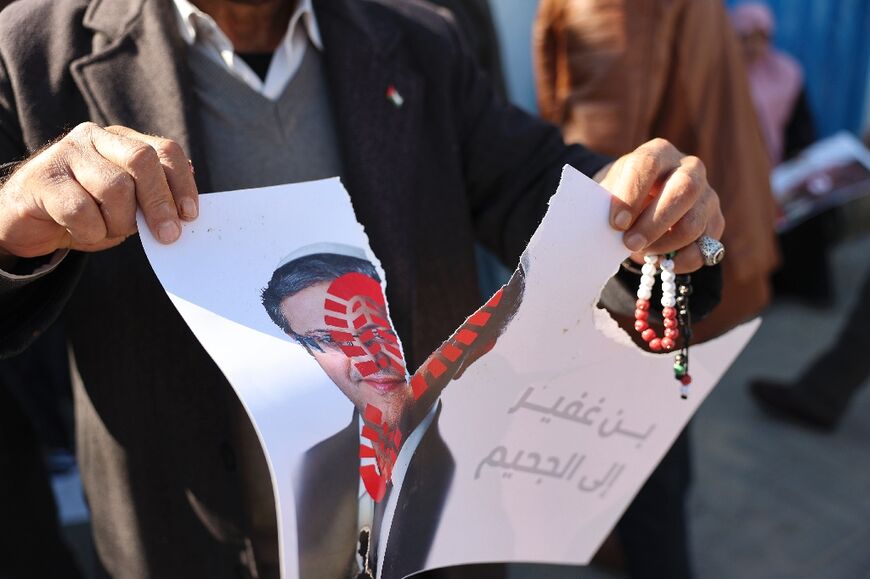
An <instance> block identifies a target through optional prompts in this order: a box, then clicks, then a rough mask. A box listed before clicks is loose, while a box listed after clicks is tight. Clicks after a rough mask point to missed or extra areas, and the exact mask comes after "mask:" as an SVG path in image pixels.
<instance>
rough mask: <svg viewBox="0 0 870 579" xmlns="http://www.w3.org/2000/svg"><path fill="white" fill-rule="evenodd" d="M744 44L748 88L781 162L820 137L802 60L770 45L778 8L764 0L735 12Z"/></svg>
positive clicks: (770, 151) (771, 152) (771, 151)
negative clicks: (805, 86) (807, 92)
mask: <svg viewBox="0 0 870 579" xmlns="http://www.w3.org/2000/svg"><path fill="white" fill-rule="evenodd" d="M731 22H732V23H733V25H734V30H735V32H737V35H738V36H739V38H740V43H741V45H742V47H743V58H744V60H745V62H746V70H747V73H748V74H749V88H750V90H751V92H752V100H753V102H754V103H755V109H756V111H757V113H758V119H759V121H760V123H761V129H762V132H763V134H764V140H765V143H766V144H767V152H768V155H770V161H771V163H772V164H773V165H777V164H779V163H781V162H782V161H784V160H786V159H789V158H791V157H794V156H795V155H796V154H798V153H799V152H800V151H801V150H802V149H804V148H805V147H807V146H809V145H810V144H812V142H813V141H814V140H815V128H814V125H813V118H812V114H811V113H810V107H809V102H808V101H807V96H806V91H805V90H804V73H803V69H802V68H801V65H800V64H799V63H798V62H797V61H796V60H795V59H794V58H792V57H791V56H790V55H788V54H786V53H784V52H782V51H780V50H777V49H776V48H774V47H773V45H772V44H771V38H772V37H773V32H774V29H775V21H774V17H773V13H772V12H771V11H770V8H768V7H767V6H766V5H765V4H763V3H761V2H746V3H744V4H740V5H738V6H737V7H735V8H734V9H733V10H732V11H731Z"/></svg>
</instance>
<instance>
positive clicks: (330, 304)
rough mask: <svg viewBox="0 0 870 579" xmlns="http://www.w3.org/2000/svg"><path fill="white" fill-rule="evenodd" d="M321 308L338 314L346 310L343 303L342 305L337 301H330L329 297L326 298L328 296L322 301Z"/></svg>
mask: <svg viewBox="0 0 870 579" xmlns="http://www.w3.org/2000/svg"><path fill="white" fill-rule="evenodd" d="M323 308H324V309H326V310H327V311H330V312H336V313H339V314H343V313H344V312H346V311H347V308H346V307H345V306H344V305H342V304H340V303H338V302H335V301H332V300H331V299H328V298H327V299H326V301H324V302H323Z"/></svg>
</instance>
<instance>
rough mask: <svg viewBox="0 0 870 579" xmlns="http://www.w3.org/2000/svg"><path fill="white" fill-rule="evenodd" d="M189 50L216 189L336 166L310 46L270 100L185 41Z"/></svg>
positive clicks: (322, 84) (322, 83)
mask: <svg viewBox="0 0 870 579" xmlns="http://www.w3.org/2000/svg"><path fill="white" fill-rule="evenodd" d="M188 58H189V61H188V62H189V64H190V70H191V74H192V78H191V82H192V83H193V90H194V94H195V95H196V99H197V101H198V102H197V105H198V107H197V112H198V114H199V119H198V120H199V123H200V128H201V134H202V137H203V138H202V144H203V150H204V152H205V159H207V163H208V173H209V177H210V181H211V189H212V190H213V191H227V190H232V189H246V188H250V187H265V186H268V185H280V184H282V183H298V182H300V181H311V180H313V179H323V178H326V177H335V176H336V175H339V174H340V173H341V163H340V159H339V148H338V142H337V139H336V134H335V125H334V122H333V118H332V111H331V110H330V107H329V98H328V95H329V93H328V89H327V85H326V78H325V75H324V71H323V65H322V62H321V55H320V53H319V51H318V50H317V49H316V48H315V47H314V46H312V45H310V44H309V45H308V48H307V50H306V51H305V56H304V58H303V60H302V64H301V65H300V67H299V70H298V71H297V72H296V75H295V76H294V77H293V78H292V79H291V80H290V82H288V83H287V86H286V87H285V88H284V92H283V93H282V94H281V96H280V97H279V98H278V99H277V100H275V101H272V100H269V99H268V98H266V97H264V96H263V95H261V94H260V93H258V92H256V91H255V90H253V89H251V88H250V87H249V86H248V85H246V84H245V83H244V81H242V80H240V79H238V78H236V77H235V76H233V75H232V73H230V72H229V71H227V70H225V69H224V68H222V67H221V66H220V65H218V64H217V63H215V62H214V61H212V60H211V59H209V57H208V56H206V55H205V54H203V53H202V52H201V50H200V49H198V48H196V47H191V48H189V49H188ZM203 192H205V191H203Z"/></svg>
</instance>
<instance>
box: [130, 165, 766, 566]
mask: <svg viewBox="0 0 870 579" xmlns="http://www.w3.org/2000/svg"><path fill="white" fill-rule="evenodd" d="M201 203H202V210H201V215H202V216H201V217H200V218H199V219H198V220H197V221H196V222H195V223H192V224H188V225H186V226H185V231H184V235H183V236H182V239H181V241H180V242H178V243H177V244H175V245H173V246H162V245H159V244H157V243H156V242H155V241H154V240H153V239H150V238H149V237H148V236H147V235H144V236H143V244H144V245H145V248H146V252H147V254H148V256H149V259H150V260H151V262H152V265H153V267H154V270H155V272H156V273H157V275H158V277H159V278H160V281H161V282H162V283H163V285H164V287H165V288H166V291H167V293H168V294H169V296H170V298H171V299H172V301H173V303H174V304H175V305H176V307H178V309H179V311H180V312H181V314H182V315H183V316H184V318H185V320H186V321H187V323H188V324H189V325H190V327H191V328H192V330H193V331H194V333H195V335H196V336H197V338H198V339H199V340H200V342H201V343H202V344H203V346H204V347H205V349H206V351H207V352H208V353H209V354H210V355H211V356H212V357H213V358H214V360H215V361H216V362H217V364H218V366H219V367H220V368H221V370H222V371H223V372H224V374H225V375H226V376H227V378H228V380H229V382H230V383H231V384H232V386H233V388H234V389H235V390H236V392H237V394H238V395H239V397H240V399H241V400H242V402H243V404H244V406H245V408H246V410H247V411H248V413H249V415H250V417H251V420H252V421H253V423H254V425H255V428H256V431H257V433H258V436H259V438H260V442H261V444H262V445H263V447H264V451H265V455H266V457H267V460H268V462H269V467H270V472H271V474H272V484H273V489H274V492H275V501H276V511H277V515H278V528H279V547H280V554H281V568H282V576H283V577H285V578H290V577H302V578H304V579H315V578H316V579H324V578H327V579H328V578H332V577H335V578H344V577H352V576H354V577H355V576H357V575H359V574H362V576H372V577H382V578H385V579H386V578H398V577H403V576H405V575H407V574H410V573H412V572H415V571H418V570H421V569H425V568H433V567H440V566H446V565H453V564H461V563H469V562H484V561H546V562H553V563H575V564H584V563H586V562H588V560H589V558H590V557H591V555H592V554H593V553H594V552H595V550H596V549H597V547H598V545H599V544H600V542H601V541H602V540H603V539H604V537H605V536H606V535H607V533H608V532H609V530H610V529H611V528H612V526H613V525H614V524H615V523H616V521H617V520H618V518H619V516H620V514H621V513H622V511H623V510H624V509H625V508H626V506H627V505H628V503H629V502H630V500H631V498H632V497H633V496H634V494H635V493H636V492H637V491H638V490H639V488H640V486H641V485H642V484H643V481H644V480H645V479H646V477H647V476H648V475H649V473H650V472H651V471H652V469H653V468H654V467H655V465H656V464H657V463H658V461H659V460H660V459H661V457H662V455H663V454H664V453H665V452H666V450H667V448H668V447H669V446H670V444H671V443H672V441H673V439H674V438H675V437H676V436H677V434H678V433H679V431H680V430H681V429H682V427H683V425H684V424H685V422H686V421H687V420H688V419H689V417H690V416H691V415H692V414H693V413H694V411H695V409H696V408H697V406H698V405H699V404H700V402H701V400H702V399H703V398H704V396H706V394H707V393H708V392H709V391H710V389H711V388H712V387H713V385H714V384H715V382H716V381H717V380H718V378H719V376H720V375H721V374H722V373H723V372H724V370H725V369H726V368H727V367H728V365H730V363H731V361H732V360H733V359H734V357H735V356H736V355H737V353H738V352H739V350H740V349H741V348H742V346H743V345H744V344H745V343H746V341H748V339H749V337H750V336H751V334H752V332H753V331H754V327H752V328H749V327H745V328H741V329H739V330H737V331H736V332H733V333H732V334H731V335H729V336H726V337H724V338H722V339H720V340H718V341H717V342H715V343H713V344H710V345H707V346H704V347H701V348H697V349H695V350H693V369H692V374H693V376H694V377H695V384H694V387H695V392H694V393H693V397H692V399H690V400H689V401H683V400H680V398H679V395H678V393H677V390H676V388H675V386H674V382H673V379H672V378H671V377H670V365H671V363H672V362H671V360H670V359H669V357H667V356H653V355H648V354H644V353H642V352H640V351H639V350H637V349H636V348H635V347H634V346H632V345H631V344H630V342H629V340H628V339H627V337H626V336H625V335H624V334H622V333H621V330H619V329H618V328H617V327H616V325H615V323H614V322H613V321H612V320H610V319H609V317H608V316H607V314H606V313H604V312H602V311H601V310H598V309H596V308H595V303H596V302H597V299H598V296H599V294H600V292H601V288H602V286H603V285H604V283H605V282H606V281H607V280H608V278H610V277H611V276H612V275H613V273H614V271H615V268H616V267H617V266H618V264H619V262H620V261H621V260H622V259H623V257H624V255H623V253H624V249H623V248H622V246H621V244H620V243H619V240H618V237H617V235H616V234H614V233H613V232H612V231H610V230H609V228H608V227H607V225H606V215H607V204H608V196H607V195H606V193H604V192H603V190H601V189H600V188H599V187H598V186H597V185H595V184H594V183H592V182H591V181H589V180H588V179H586V178H585V177H583V176H582V175H580V174H579V173H577V172H576V171H573V170H572V169H570V168H566V170H565V172H564V174H563V180H562V184H561V185H560V189H559V191H558V192H557V194H556V195H555V196H554V197H553V199H552V200H551V207H550V211H549V212H548V214H547V217H546V218H545V220H544V222H543V223H542V225H541V227H540V228H539V229H538V231H537V233H536V234H535V236H534V237H533V239H532V240H531V242H530V244H529V247H528V248H527V250H526V252H525V253H524V255H523V259H522V260H521V263H520V264H518V266H517V269H516V271H515V272H514V274H513V276H512V277H511V279H510V281H509V282H508V283H507V284H506V285H505V287H503V288H502V289H501V290H500V291H499V292H497V293H496V294H495V295H494V296H492V298H491V299H489V300H488V301H487V302H486V303H485V304H484V305H483V306H482V307H481V308H480V309H479V310H478V311H477V312H469V318H468V319H467V320H466V321H465V323H464V324H463V325H462V326H461V327H460V328H458V329H457V330H456V332H455V333H454V334H453V335H452V336H449V337H448V336H445V340H446V341H445V342H444V344H443V345H442V346H441V347H440V348H439V349H438V350H437V351H436V352H434V353H433V354H432V355H431V356H430V357H429V358H428V359H427V360H426V362H425V363H424V364H423V365H422V366H421V367H420V368H419V369H410V368H407V365H406V361H405V359H404V356H403V353H402V348H401V342H400V340H399V337H398V336H397V335H396V333H395V331H394V329H393V324H392V322H391V320H390V311H389V304H388V303H387V301H386V299H385V287H386V286H385V280H386V277H385V274H384V271H383V270H382V268H381V265H380V263H379V262H378V260H377V258H376V256H375V255H374V254H373V253H372V251H371V249H370V248H369V245H368V240H367V238H366V235H365V231H364V229H363V227H362V226H361V225H360V224H359V223H358V222H357V221H356V218H355V216H354V214H353V209H352V206H351V203H350V199H349V197H348V195H347V193H346V192H345V191H344V189H343V188H342V187H341V184H340V182H339V181H338V179H330V180H324V181H317V182H310V183H302V184H296V185H286V186H279V187H269V188H264V189H257V190H247V191H239V192H227V193H217V194H211V195H207V196H204V197H202V198H201ZM578 224H584V226H583V227H578ZM482 536H485V537H486V538H487V539H486V541H479V540H477V539H476V538H479V537H482Z"/></svg>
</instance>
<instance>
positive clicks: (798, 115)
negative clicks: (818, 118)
mask: <svg viewBox="0 0 870 579" xmlns="http://www.w3.org/2000/svg"><path fill="white" fill-rule="evenodd" d="M815 140H816V127H815V123H814V122H813V113H812V111H811V110H810V102H809V100H808V99H807V91H806V89H801V92H800V95H798V98H797V101H795V105H794V108H793V109H792V112H791V116H790V117H789V120H788V125H786V127H785V151H784V157H783V158H784V159H791V158H792V157H794V156H796V155H797V154H798V153H800V152H801V151H803V150H804V149H806V148H807V147H809V146H810V145H812V144H813V143H814V142H815Z"/></svg>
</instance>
